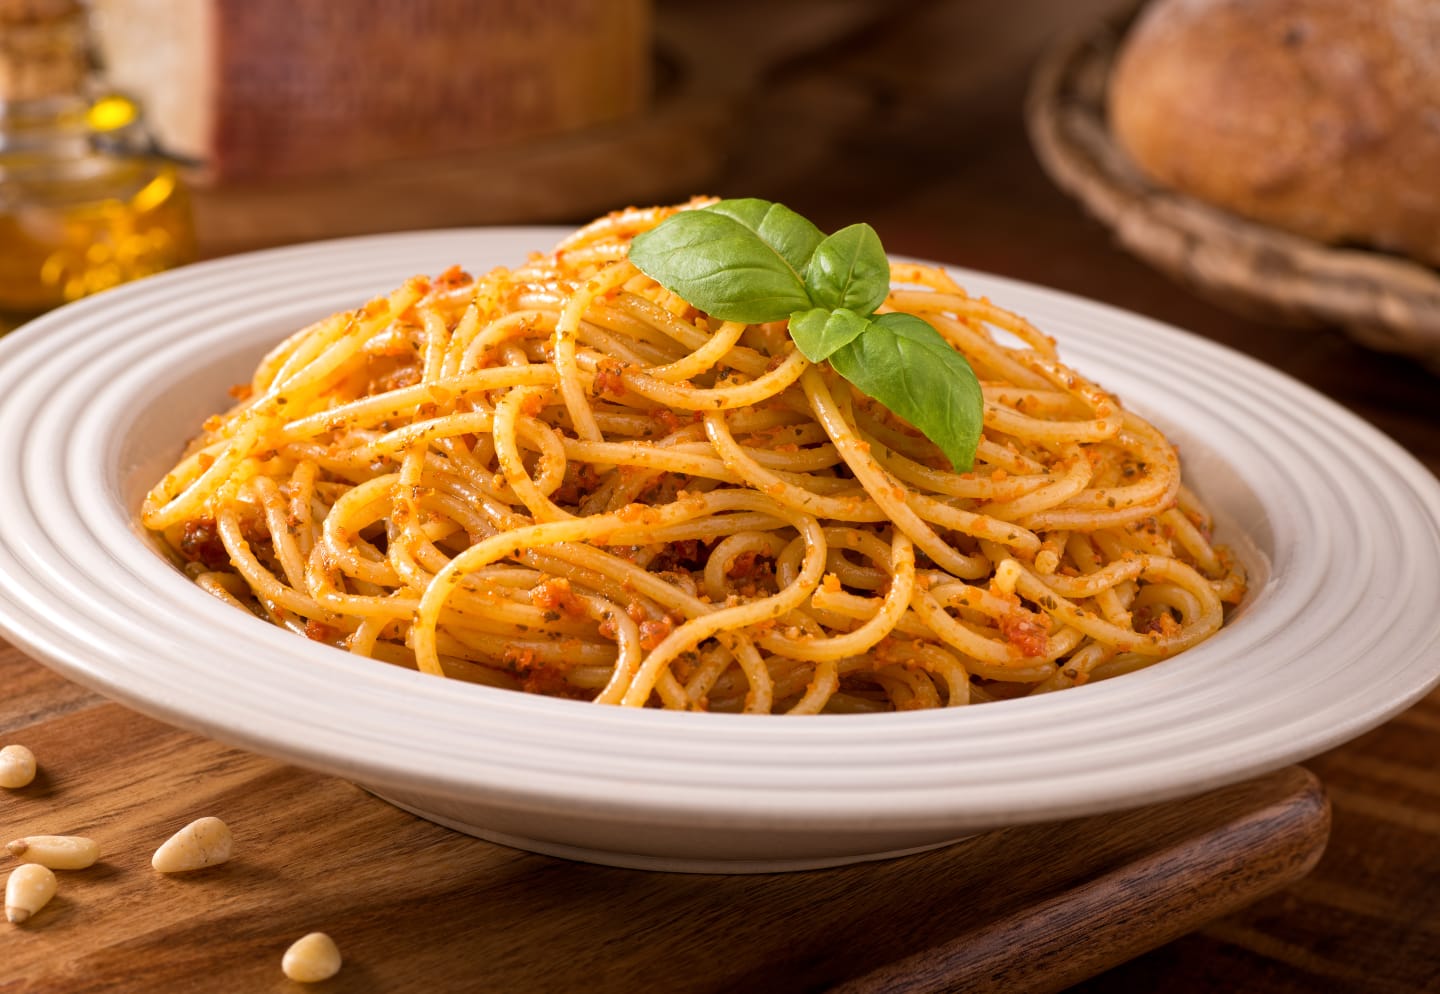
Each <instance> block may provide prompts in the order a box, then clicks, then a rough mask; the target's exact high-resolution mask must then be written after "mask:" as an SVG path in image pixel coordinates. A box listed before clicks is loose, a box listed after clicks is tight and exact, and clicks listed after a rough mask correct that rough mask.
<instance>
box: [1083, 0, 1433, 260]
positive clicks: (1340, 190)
mask: <svg viewBox="0 0 1440 994" xmlns="http://www.w3.org/2000/svg"><path fill="white" fill-rule="evenodd" d="M1108 113H1109V122H1110V127H1111V129H1112V131H1113V133H1114V135H1115V137H1116V139H1117V140H1118V141H1119V143H1120V145H1121V146H1122V147H1123V148H1124V149H1125V151H1126V152H1127V153H1128V155H1129V156H1130V157H1131V158H1132V159H1133V160H1134V162H1135V164H1136V165H1137V166H1138V167H1139V168H1140V170H1141V171H1142V172H1143V173H1144V174H1145V175H1146V176H1148V177H1149V178H1150V179H1151V180H1152V181H1154V182H1155V183H1156V184H1158V185H1160V186H1165V187H1170V188H1173V189H1175V190H1179V191H1181V192H1183V193H1186V194H1189V195H1191V196H1193V197H1196V198H1198V199H1200V200H1203V201H1206V202H1208V203H1210V204H1213V205H1215V206H1217V207H1221V208H1224V209H1226V210H1228V211H1232V212H1234V213H1236V214H1239V215H1243V216H1245V217H1248V218H1252V219H1254V220H1256V221H1260V222H1263V223H1265V224H1269V225H1273V226H1275V227H1277V228H1282V229H1285V230H1288V231H1291V232H1295V233H1297V234H1301V235H1305V236H1308V237H1311V238H1314V239H1317V240H1320V241H1323V242H1327V243H1336V244H1360V245H1366V246H1371V247H1374V248H1378V249H1383V250H1387V251H1390V252H1395V253H1400V254H1404V255H1408V256H1411V257H1413V258H1416V259H1419V260H1421V261H1424V262H1426V263H1428V264H1430V265H1433V266H1440V0H1156V2H1154V3H1152V4H1151V5H1150V6H1149V7H1147V8H1146V9H1145V10H1144V12H1143V13H1142V14H1141V16H1140V18H1139V19H1138V21H1137V22H1136V24H1135V25H1134V27H1133V28H1132V30H1131V31H1130V33H1129V34H1128V36H1127V37H1126V40H1125V42H1124V45H1123V49H1122V51H1121V52H1120V54H1119V56H1118V58H1117V61H1116V64H1115V69H1114V72H1113V74H1112V76H1111V79H1110V86H1109V92H1108Z"/></svg>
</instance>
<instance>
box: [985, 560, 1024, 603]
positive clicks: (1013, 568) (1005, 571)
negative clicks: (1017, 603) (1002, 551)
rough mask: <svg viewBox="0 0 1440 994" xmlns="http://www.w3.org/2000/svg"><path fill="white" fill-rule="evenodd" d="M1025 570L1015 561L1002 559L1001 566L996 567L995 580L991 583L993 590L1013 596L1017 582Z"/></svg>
mask: <svg viewBox="0 0 1440 994" xmlns="http://www.w3.org/2000/svg"><path fill="white" fill-rule="evenodd" d="M1023 572H1024V569H1023V568H1022V567H1021V566H1020V564H1019V563H1017V562H1016V561H1015V560H1013V559H1002V560H1000V565H999V566H996V567H995V578H994V579H993V580H991V581H990V586H991V588H992V589H993V590H995V591H996V592H997V593H1000V594H1006V595H1009V594H1013V593H1014V592H1015V581H1016V580H1018V579H1020V574H1021V573H1023Z"/></svg>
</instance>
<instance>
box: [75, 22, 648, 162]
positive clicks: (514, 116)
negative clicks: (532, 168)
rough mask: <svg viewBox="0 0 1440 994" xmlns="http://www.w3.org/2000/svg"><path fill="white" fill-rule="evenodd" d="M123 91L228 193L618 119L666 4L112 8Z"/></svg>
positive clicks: (106, 27) (641, 88)
mask: <svg viewBox="0 0 1440 994" xmlns="http://www.w3.org/2000/svg"><path fill="white" fill-rule="evenodd" d="M95 12H96V24H97V33H98V37H99V40H100V47H101V54H102V58H103V60H104V63H105V68H106V72H107V74H108V76H109V78H110V81H111V82H112V83H113V84H114V85H116V86H118V87H119V88H121V89H123V90H126V91H128V92H130V93H132V94H134V95H135V96H137V97H139V98H140V99H141V100H142V101H143V102H144V104H145V106H146V109H147V115H148V117H149V119H150V122H151V125H152V130H153V131H154V132H155V134H156V136H157V138H158V140H159V142H160V144H161V145H162V146H163V147H164V148H165V149H166V150H167V151H169V152H172V153H174V154H176V155H180V156H184V157H187V158H190V159H194V160H196V161H197V162H198V163H199V164H200V173H199V175H200V177H201V178H202V179H206V180H209V181H213V182H217V183H232V182H245V181H260V180H267V179H275V178H280V177H298V176H317V175H323V174H326V173H333V172H339V171H346V170H353V169H357V168H361V167H364V166H366V165H369V164H373V163H377V162H384V161H394V160H398V159H406V158H417V157H425V156H430V155H436V154H447V153H454V152H461V151H466V150H471V149H476V150H479V149H486V148H493V147H496V146H499V145H503V144H507V143H515V142H519V141H523V140H525V139H531V138H537V137H541V136H548V135H555V134H558V133H562V132H567V131H573V130H576V129H581V128H585V127H587V126H590V125H594V124H599V123H602V122H607V121H613V120H616V119H619V118H622V117H625V116H627V115H629V114H632V113H634V112H636V111H637V110H639V109H641V107H642V106H643V105H644V104H645V101H646V99H647V96H648V92H649V75H650V73H649V70H650V60H651V57H652V56H651V11H650V0H404V2H396V0H345V2H343V3H336V2H305V0H95Z"/></svg>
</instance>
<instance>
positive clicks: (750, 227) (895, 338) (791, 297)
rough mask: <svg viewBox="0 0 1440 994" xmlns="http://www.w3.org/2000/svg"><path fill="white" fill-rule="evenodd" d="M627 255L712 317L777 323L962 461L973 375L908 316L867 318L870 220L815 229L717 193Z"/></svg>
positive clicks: (966, 456)
mask: <svg viewBox="0 0 1440 994" xmlns="http://www.w3.org/2000/svg"><path fill="white" fill-rule="evenodd" d="M630 261H631V262H633V263H634V264H635V265H636V267H638V268H639V269H640V271H641V272H643V273H645V274H646V275H647V276H649V277H650V278H651V279H654V280H655V281H656V282H658V283H659V284H660V285H661V286H663V287H665V288H666V289H667V290H670V291H671V292H673V293H675V294H677V295H678V296H679V297H680V298H681V299H683V300H685V301H686V302H688V303H690V304H692V305H693V306H695V307H698V308H699V309H700V310H702V311H704V312H705V313H707V314H709V315H711V316H712V317H717V318H719V319H720V320H722V321H742V322H744V323H746V324H759V323H762V322H766V321H780V320H785V319H788V320H789V323H790V325H789V326H790V337H791V338H792V339H794V341H795V345H796V347H797V348H798V349H799V350H800V351H801V353H803V354H804V356H805V358H807V359H809V360H810V361H811V362H816V363H818V362H825V361H827V360H828V361H829V363H830V365H831V366H832V367H834V369H835V371H836V372H838V373H839V374H840V375H841V376H843V377H845V379H847V380H849V381H850V382H851V383H852V384H854V385H855V386H856V387H857V388H858V389H859V390H860V392H861V393H863V394H865V395H866V396H868V397H873V398H874V399H875V400H878V401H879V402H880V403H881V404H884V405H885V406H886V407H888V408H889V409H890V410H891V411H893V412H894V413H895V414H897V415H899V416H900V417H902V418H904V419H905V420H906V421H908V422H910V424H912V425H914V426H915V427H916V428H917V429H919V430H920V431H921V432H922V433H923V434H924V435H925V437H926V438H928V439H930V441H932V442H934V443H935V444H936V445H937V446H938V447H939V448H940V451H941V452H943V453H944V454H945V457H946V458H947V459H949V460H950V464H951V465H952V466H954V467H955V470H956V471H957V472H962V473H963V472H965V471H967V470H969V469H970V468H971V466H972V465H974V461H975V448H976V446H977V445H978V444H979V442H980V432H981V429H982V428H983V427H984V423H983V415H984V409H985V402H984V397H983V395H982V394H981V392H980V383H979V381H978V380H977V379H976V378H975V371H974V370H972V369H971V368H970V364H969V363H968V362H966V361H965V357H964V356H963V355H961V354H960V353H959V352H957V351H956V350H955V348H954V347H953V346H952V345H951V344H950V343H949V342H947V341H946V340H945V339H944V338H942V337H941V336H940V333H939V332H938V331H936V330H935V329H934V328H933V327H931V326H930V325H929V324H928V323H927V322H925V321H923V320H921V319H920V318H918V317H915V316H914V315H912V314H900V313H892V314H880V315H876V314H875V309H876V308H878V307H879V306H880V305H881V304H883V303H884V302H885V298H886V297H887V296H888V295H889V293H890V260H889V259H888V258H887V257H886V255H885V250H884V248H882V247H881V245H880V236H879V235H877V234H876V233H875V229H874V228H872V227H870V225H868V224H852V225H850V226H849V227H848V228H841V229H840V230H839V231H837V232H835V233H834V234H833V235H826V234H824V233H823V232H821V231H820V229H819V228H817V227H815V225H813V224H811V223H810V222H809V221H808V220H806V219H805V218H803V217H801V216H800V215H799V214H796V213H795V212H794V211H792V210H791V209H790V208H788V207H786V206H784V205H783V204H776V203H771V202H770V201H768V200H756V199H744V200H722V201H720V202H719V203H716V204H711V205H709V206H708V207H703V208H701V209H699V210H687V211H680V212H678V213H676V214H673V215H671V216H670V217H669V218H667V219H666V220H664V221H663V222H661V223H660V224H658V225H656V226H655V227H654V228H652V229H651V230H649V231H647V232H644V233H643V234H640V235H636V236H635V239H634V241H633V242H632V243H631V245H630Z"/></svg>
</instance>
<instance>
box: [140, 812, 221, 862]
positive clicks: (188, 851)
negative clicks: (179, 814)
mask: <svg viewBox="0 0 1440 994" xmlns="http://www.w3.org/2000/svg"><path fill="white" fill-rule="evenodd" d="M230 849H231V840H230V827H229V826H228V825H226V824H225V823H224V822H223V821H221V820H220V819H219V818H198V819H196V820H195V821H192V822H191V823H190V824H188V825H186V826H185V827H184V828H182V829H180V831H178V832H176V833H175V834H174V835H172V836H170V838H169V839H168V840H167V841H166V842H165V844H164V845H163V846H161V847H160V848H159V849H156V850H155V855H154V856H153V857H152V858H151V860H150V865H151V866H153V867H155V869H157V870H159V871H160V872H161V873H185V872H187V871H189V870H199V869H202V868H204V867H207V866H215V865H217V864H219V863H223V862H225V861H226V860H227V859H229V858H230Z"/></svg>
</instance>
